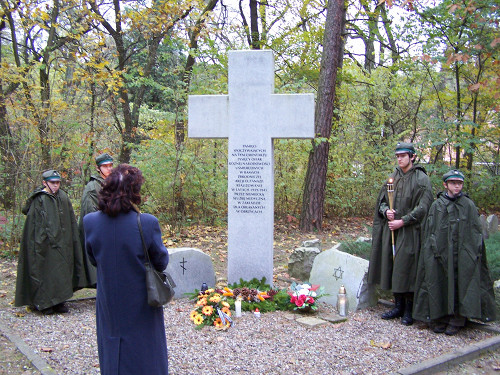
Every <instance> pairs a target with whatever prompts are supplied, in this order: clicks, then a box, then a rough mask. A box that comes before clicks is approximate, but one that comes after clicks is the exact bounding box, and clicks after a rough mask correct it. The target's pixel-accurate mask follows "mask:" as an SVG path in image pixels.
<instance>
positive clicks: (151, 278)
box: [137, 213, 176, 307]
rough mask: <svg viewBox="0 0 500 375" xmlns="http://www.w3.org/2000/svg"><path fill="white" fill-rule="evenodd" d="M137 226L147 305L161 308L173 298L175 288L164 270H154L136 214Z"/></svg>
mask: <svg viewBox="0 0 500 375" xmlns="http://www.w3.org/2000/svg"><path fill="white" fill-rule="evenodd" d="M137 224H138V225H139V232H140V233H141V240H142V248H143V249H144V254H145V255H146V262H145V263H144V267H145V268H146V288H147V291H148V305H149V306H153V307H161V306H163V305H166V304H167V303H169V302H170V301H171V300H172V298H174V295H175V291H174V288H175V287H176V285H175V283H174V280H173V279H172V277H171V276H170V275H169V274H168V273H167V272H166V271H165V270H164V271H163V272H158V271H157V270H155V268H154V267H153V265H152V264H151V260H150V259H149V254H148V249H147V248H146V242H144V235H143V234H142V225H141V214H140V213H137Z"/></svg>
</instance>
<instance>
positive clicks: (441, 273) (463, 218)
mask: <svg viewBox="0 0 500 375" xmlns="http://www.w3.org/2000/svg"><path fill="white" fill-rule="evenodd" d="M452 231H455V233H457V234H458V256H457V259H456V262H457V267H456V269H455V267H454V259H453V258H454V256H453V250H454V249H453V241H452ZM423 241H424V242H423V245H422V250H421V253H420V256H419V259H418V272H417V281H416V291H415V303H414V311H413V317H414V318H416V319H418V320H422V321H430V320H435V319H439V318H442V317H445V316H448V315H454V314H455V313H458V314H460V315H462V316H463V317H466V318H475V319H480V320H482V321H491V320H494V319H495V296H494V292H493V282H492V281H491V277H490V272H489V269H488V264H487V260H486V249H485V246H484V241H483V235H482V230H481V223H480V221H479V215H478V211H477V208H476V206H475V205H474V203H473V202H472V201H471V200H470V199H469V198H468V197H467V196H466V195H462V196H461V197H459V198H457V199H456V200H455V201H451V200H449V199H448V198H446V197H445V196H444V194H443V193H440V194H439V195H438V199H437V200H436V201H435V202H434V203H433V204H432V206H431V208H430V210H429V215H428V218H427V222H426V224H425V229H424V233H423ZM456 272H457V273H458V274H457V275H455V273H456ZM455 276H457V277H458V293H457V295H455ZM455 297H457V298H458V301H455ZM455 305H456V306H457V307H458V311H455Z"/></svg>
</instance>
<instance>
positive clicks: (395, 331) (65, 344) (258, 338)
mask: <svg viewBox="0 0 500 375" xmlns="http://www.w3.org/2000/svg"><path fill="white" fill-rule="evenodd" d="M94 303H95V301H94V300H93V299H85V300H79V301H73V302H69V303H68V306H69V308H70V313H69V314H61V315H50V316H43V315H41V314H39V313H36V312H26V310H25V309H24V308H15V307H8V308H3V309H1V310H0V324H2V325H4V326H6V327H9V329H10V330H11V331H12V332H13V333H15V334H17V335H18V336H20V337H21V338H22V339H23V340H24V341H25V342H26V344H27V345H29V347H31V348H32V349H33V350H34V351H35V352H37V353H38V354H39V355H40V356H41V357H42V358H44V359H45V360H46V361H47V363H48V364H49V365H50V366H51V367H52V368H53V369H54V370H56V371H57V373H60V374H99V361H98V357H97V343H96V332H95V306H94ZM193 306H194V305H193V303H192V302H190V301H187V300H178V301H175V302H174V303H172V304H170V305H169V306H168V307H167V308H165V309H164V315H165V326H166V336H167V346H168V350H169V368H170V374H172V375H175V374H204V375H210V374H258V373H265V374H310V375H314V374H318V375H324V374H387V373H391V372H394V371H396V370H398V369H401V368H404V367H407V366H410V365H412V364H415V363H418V362H420V361H423V360H426V359H429V358H432V357H437V356H440V355H442V354H444V353H446V352H449V351H452V350H455V349H458V348H463V347H464V346H467V345H469V344H472V343H475V342H477V341H479V340H483V339H486V338H489V337H491V334H489V333H486V332H484V331H482V330H478V329H471V328H467V329H464V330H462V331H461V332H460V333H459V334H458V335H456V336H452V337H449V336H446V335H444V334H440V335H437V334H434V333H433V332H431V331H430V330H429V329H427V326H426V325H425V324H422V323H417V324H414V325H413V326H411V327H406V326H403V325H401V324H400V323H399V322H397V321H384V320H382V319H380V318H379V315H380V313H381V312H382V311H383V310H385V309H386V307H383V306H377V307H374V308H371V309H367V310H363V311H357V312H354V313H352V312H351V313H350V314H349V317H348V320H347V321H346V322H343V323H338V324H333V323H327V324H325V325H322V326H318V327H314V328H310V327H306V326H304V325H302V324H300V323H299V322H297V321H296V319H297V318H300V317H303V315H300V314H297V313H292V312H281V311H280V312H273V313H266V314H262V315H261V317H260V318H256V317H254V316H253V314H252V313H248V312H247V313H245V312H244V314H243V316H242V317H241V318H236V319H235V325H234V326H233V327H231V328H229V329H228V330H227V331H216V330H215V329H213V328H210V327H204V328H203V329H202V330H196V329H195V328H194V325H193V324H192V323H191V321H190V320H189V313H190V311H191V309H192V308H193ZM332 313H334V310H333V308H332V307H330V306H327V305H324V304H322V305H321V306H320V311H319V313H317V314H314V315H313V316H317V317H321V316H324V315H331V314H332Z"/></svg>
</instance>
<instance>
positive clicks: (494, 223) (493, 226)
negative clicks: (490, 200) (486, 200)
mask: <svg viewBox="0 0 500 375" xmlns="http://www.w3.org/2000/svg"><path fill="white" fill-rule="evenodd" d="M486 224H488V235H490V236H491V235H493V234H495V233H496V232H498V217H497V215H490V216H488V218H487V219H486Z"/></svg>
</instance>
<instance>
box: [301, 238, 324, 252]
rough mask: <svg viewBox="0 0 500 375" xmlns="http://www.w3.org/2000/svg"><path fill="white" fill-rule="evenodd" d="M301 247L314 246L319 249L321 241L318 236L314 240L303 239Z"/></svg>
mask: <svg viewBox="0 0 500 375" xmlns="http://www.w3.org/2000/svg"><path fill="white" fill-rule="evenodd" d="M302 247H316V248H318V249H320V250H321V241H320V240H319V238H315V239H314V240H305V241H303V242H302Z"/></svg>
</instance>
